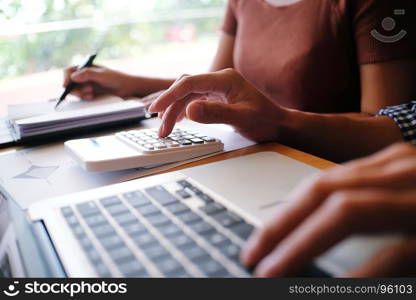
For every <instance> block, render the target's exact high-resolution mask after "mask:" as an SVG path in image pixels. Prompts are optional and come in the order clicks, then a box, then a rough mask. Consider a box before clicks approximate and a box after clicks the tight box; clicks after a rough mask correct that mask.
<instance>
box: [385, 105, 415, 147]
mask: <svg viewBox="0 0 416 300" xmlns="http://www.w3.org/2000/svg"><path fill="white" fill-rule="evenodd" d="M377 115H378V116H388V117H390V118H392V119H393V121H394V122H395V123H396V124H397V126H399V127H400V130H401V131H402V134H403V137H404V139H405V140H406V141H408V142H410V143H411V144H413V145H416V101H412V102H409V103H406V104H402V105H397V106H389V107H386V108H383V109H381V110H380V111H379V113H378V114H377Z"/></svg>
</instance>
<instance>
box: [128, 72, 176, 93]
mask: <svg viewBox="0 0 416 300" xmlns="http://www.w3.org/2000/svg"><path fill="white" fill-rule="evenodd" d="M129 77H130V78H129V80H128V85H129V87H128V88H129V90H131V91H133V92H132V94H133V95H134V96H136V97H145V96H147V95H150V94H153V93H156V92H158V91H161V90H166V89H168V88H169V87H170V86H171V85H172V84H173V83H174V82H175V79H162V78H151V77H142V76H133V75H130V76H129Z"/></svg>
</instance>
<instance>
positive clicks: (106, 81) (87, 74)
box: [63, 65, 136, 100]
mask: <svg viewBox="0 0 416 300" xmlns="http://www.w3.org/2000/svg"><path fill="white" fill-rule="evenodd" d="M71 82H75V83H77V85H76V87H75V88H74V89H72V90H71V92H70V93H71V94H72V95H75V96H77V97H79V98H81V99H84V100H93V99H95V98H97V97H99V96H102V95H116V96H119V97H121V98H128V97H132V96H135V95H136V86H135V80H134V77H133V76H130V75H128V74H125V73H122V72H118V71H114V70H111V69H108V68H105V67H102V66H96V65H93V66H91V67H87V68H84V69H81V70H78V67H77V66H72V67H69V68H67V69H65V71H64V82H63V86H64V87H65V88H66V87H67V86H68V85H69V84H70V83H71Z"/></svg>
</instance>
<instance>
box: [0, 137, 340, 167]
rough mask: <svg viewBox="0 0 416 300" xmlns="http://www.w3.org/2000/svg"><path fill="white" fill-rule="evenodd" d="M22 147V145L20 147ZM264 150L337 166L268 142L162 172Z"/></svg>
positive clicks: (320, 164)
mask: <svg viewBox="0 0 416 300" xmlns="http://www.w3.org/2000/svg"><path fill="white" fill-rule="evenodd" d="M20 148H21V147H20ZM18 149H19V147H9V148H5V149H0V153H1V152H5V151H9V150H18ZM264 151H271V152H276V153H279V154H282V155H285V156H288V157H290V158H292V159H295V160H297V161H300V162H303V163H305V164H308V165H310V166H312V167H315V168H318V169H321V170H325V169H329V168H331V167H334V166H336V164H335V163H332V162H330V161H327V160H324V159H321V158H318V157H316V156H313V155H310V154H307V153H305V152H301V151H298V150H296V149H293V148H290V147H287V146H284V145H281V144H278V143H267V144H260V145H254V146H251V147H248V148H245V149H241V150H236V151H232V152H228V153H224V154H220V155H216V156H212V157H209V158H206V159H203V160H200V161H197V162H193V163H189V164H186V165H182V166H180V167H177V168H174V169H171V170H169V171H164V172H161V173H165V172H171V171H177V170H181V169H185V168H190V167H195V166H199V165H204V164H207V163H212V162H217V161H221V160H226V159H230V158H235V157H240V156H243V155H248V154H253V153H257V152H264Z"/></svg>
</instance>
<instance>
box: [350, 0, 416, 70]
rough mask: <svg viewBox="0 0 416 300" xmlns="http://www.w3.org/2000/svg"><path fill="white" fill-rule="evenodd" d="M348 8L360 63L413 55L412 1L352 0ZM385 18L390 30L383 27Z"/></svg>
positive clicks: (415, 6) (415, 12)
mask: <svg viewBox="0 0 416 300" xmlns="http://www.w3.org/2000/svg"><path fill="white" fill-rule="evenodd" d="M398 9H401V10H402V11H401V12H398V11H397V10H398ZM351 10H352V11H351V13H352V14H351V15H352V17H353V27H354V33H355V41H356V49H357V57H358V62H359V63H360V64H372V63H378V62H383V61H390V60H397V59H409V58H416V1H415V0H352V1H351ZM403 10H404V11H403ZM395 11H396V14H395ZM403 12H405V14H404V15H403V14H402V13H403ZM388 17H389V18H392V19H393V20H394V21H395V27H394V29H391V28H390V29H389V30H386V28H387V29H388V27H386V24H387V25H388V24H390V26H391V27H392V26H393V25H394V24H393V23H392V22H391V19H390V20H387V19H386V18H388ZM383 21H384V26H383ZM389 21H390V22H389ZM377 33H378V34H380V35H377ZM404 33H406V34H405V35H404V36H403V37H401V35H403V34H404ZM384 37H386V38H384ZM394 37H395V38H394ZM400 37H401V38H400ZM393 40H394V41H393Z"/></svg>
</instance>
